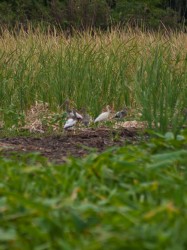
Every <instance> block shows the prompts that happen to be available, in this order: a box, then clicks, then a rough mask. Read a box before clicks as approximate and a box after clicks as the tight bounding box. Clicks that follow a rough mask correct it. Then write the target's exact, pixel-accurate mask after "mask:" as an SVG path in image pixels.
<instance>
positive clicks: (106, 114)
mask: <svg viewBox="0 0 187 250" xmlns="http://www.w3.org/2000/svg"><path fill="white" fill-rule="evenodd" d="M109 115H110V110H108V111H107V112H103V113H101V114H100V115H99V116H98V117H97V118H96V119H95V121H94V122H102V121H106V120H108V118H109Z"/></svg>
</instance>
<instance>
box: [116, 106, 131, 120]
mask: <svg viewBox="0 0 187 250" xmlns="http://www.w3.org/2000/svg"><path fill="white" fill-rule="evenodd" d="M127 111H128V109H127V108H126V107H125V108H124V109H123V110H121V111H118V112H117V113H116V114H115V115H114V116H113V117H112V118H113V119H115V118H117V119H122V118H124V117H125V116H126V115H127Z"/></svg>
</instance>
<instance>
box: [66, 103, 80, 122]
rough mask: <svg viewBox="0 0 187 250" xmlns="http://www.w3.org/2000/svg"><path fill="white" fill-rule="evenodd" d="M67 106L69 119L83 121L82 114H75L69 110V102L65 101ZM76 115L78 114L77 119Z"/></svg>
mask: <svg viewBox="0 0 187 250" xmlns="http://www.w3.org/2000/svg"><path fill="white" fill-rule="evenodd" d="M65 106H66V112H67V114H68V117H69V118H73V119H78V120H82V119H83V117H82V115H81V114H79V113H78V112H76V111H75V112H74V111H72V110H70V109H69V100H66V101H65ZM75 114H76V117H75Z"/></svg>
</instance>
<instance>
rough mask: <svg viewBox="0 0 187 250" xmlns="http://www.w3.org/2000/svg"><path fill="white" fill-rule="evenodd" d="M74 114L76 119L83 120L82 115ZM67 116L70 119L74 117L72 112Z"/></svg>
mask: <svg viewBox="0 0 187 250" xmlns="http://www.w3.org/2000/svg"><path fill="white" fill-rule="evenodd" d="M75 114H76V118H77V119H81V120H82V119H83V117H82V115H80V114H79V113H77V112H75ZM69 116H70V117H72V118H75V115H74V113H73V111H71V112H70V113H69Z"/></svg>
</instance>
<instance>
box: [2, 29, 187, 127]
mask: <svg viewBox="0 0 187 250" xmlns="http://www.w3.org/2000/svg"><path fill="white" fill-rule="evenodd" d="M186 43H187V35H186V34H183V33H178V34H175V33H167V32H166V34H164V35H161V34H159V33H142V32H139V31H136V32H133V31H131V30H129V32H122V31H118V30H114V31H112V32H111V33H99V32H98V33H96V34H95V35H93V34H91V32H90V33H84V34H79V33H77V34H75V35H74V36H73V37H66V36H65V35H64V34H63V33H62V34H60V35H56V34H55V32H54V34H53V35H51V34H48V35H46V34H45V35H44V34H43V33H42V32H41V31H39V30H38V31H37V30H36V31H35V32H32V31H29V30H28V32H27V33H26V32H24V31H23V32H20V34H19V35H12V34H11V33H10V32H8V31H4V32H3V35H2V37H1V38H0V65H1V66H0V82H1V84H0V107H1V117H2V119H3V120H4V121H5V123H6V121H8V120H10V119H13V118H14V117H15V119H17V118H19V115H20V113H21V114H23V112H24V111H25V110H27V109H28V108H29V107H30V106H31V105H32V104H33V103H34V102H35V101H36V100H37V101H38V100H41V101H43V102H47V103H49V105H50V108H51V109H52V110H56V108H57V107H58V106H60V105H62V104H63V102H64V100H65V99H66V98H67V97H68V98H70V99H72V100H73V101H74V103H75V104H76V106H77V108H81V107H83V106H86V107H88V111H89V112H90V113H91V114H93V115H96V114H98V113H99V112H100V110H101V109H102V108H103V107H104V106H105V105H107V104H109V105H111V106H113V107H114V108H115V109H118V108H121V107H123V106H124V105H127V106H130V107H133V108H136V109H137V112H142V114H143V117H142V119H144V120H147V121H148V123H149V126H150V127H152V126H154V127H156V128H157V129H158V130H160V131H166V130H167V129H168V128H169V127H170V128H171V127H173V129H174V130H176V129H177V127H180V126H181V124H183V122H184V115H183V109H184V108H185V107H187V100H186V95H187V88H186V83H187V60H186V52H187V47H186V45H185V44H186ZM12 117H13V118H12ZM7 124H8V122H7Z"/></svg>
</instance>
